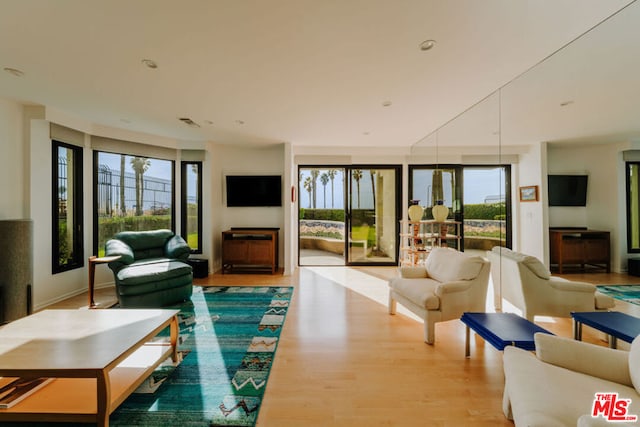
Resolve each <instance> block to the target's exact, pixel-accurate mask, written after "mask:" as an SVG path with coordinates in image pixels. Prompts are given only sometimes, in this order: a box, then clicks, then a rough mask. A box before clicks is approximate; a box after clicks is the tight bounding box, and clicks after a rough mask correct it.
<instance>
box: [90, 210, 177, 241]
mask: <svg viewBox="0 0 640 427" xmlns="http://www.w3.org/2000/svg"><path fill="white" fill-rule="evenodd" d="M98 227H99V230H100V233H98V234H99V236H100V240H99V241H98V249H99V250H104V245H105V243H106V242H107V239H110V238H111V237H112V236H113V235H115V234H116V233H119V232H121V231H141V230H159V229H161V228H166V229H169V230H170V229H171V216H170V215H146V216H126V217H101V218H98Z"/></svg>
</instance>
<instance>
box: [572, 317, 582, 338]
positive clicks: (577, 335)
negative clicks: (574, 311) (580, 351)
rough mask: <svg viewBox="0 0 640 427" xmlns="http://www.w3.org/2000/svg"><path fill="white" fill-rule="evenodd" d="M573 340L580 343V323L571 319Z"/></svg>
mask: <svg viewBox="0 0 640 427" xmlns="http://www.w3.org/2000/svg"><path fill="white" fill-rule="evenodd" d="M573 339H575V340H578V341H582V322H578V321H576V320H575V319H573Z"/></svg>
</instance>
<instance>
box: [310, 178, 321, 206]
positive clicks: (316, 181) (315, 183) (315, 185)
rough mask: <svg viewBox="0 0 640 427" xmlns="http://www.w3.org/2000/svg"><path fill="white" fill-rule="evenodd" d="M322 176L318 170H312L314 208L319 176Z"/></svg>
mask: <svg viewBox="0 0 640 427" xmlns="http://www.w3.org/2000/svg"><path fill="white" fill-rule="evenodd" d="M319 174H320V171H319V170H318V169H311V191H312V193H313V194H312V197H313V208H314V209H315V208H316V197H317V194H316V187H317V183H318V175H319Z"/></svg>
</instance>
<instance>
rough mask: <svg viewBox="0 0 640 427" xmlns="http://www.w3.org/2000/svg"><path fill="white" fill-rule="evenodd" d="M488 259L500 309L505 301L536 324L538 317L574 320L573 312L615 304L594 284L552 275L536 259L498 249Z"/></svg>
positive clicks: (489, 254)
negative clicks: (536, 317) (572, 317)
mask: <svg viewBox="0 0 640 427" xmlns="http://www.w3.org/2000/svg"><path fill="white" fill-rule="evenodd" d="M487 258H488V259H489V261H490V262H491V281H492V283H493V291H494V304H495V307H496V309H497V310H499V309H501V308H502V298H504V299H505V300H506V301H508V302H509V303H511V304H513V305H514V306H515V307H516V308H518V309H520V310H522V316H523V317H525V318H526V319H528V320H529V321H532V322H533V320H534V317H535V316H554V317H571V312H572V311H598V310H603V311H606V310H609V309H611V308H613V307H614V305H615V302H614V300H613V298H611V297H609V296H607V295H604V294H602V293H600V292H598V291H597V290H596V287H595V285H592V284H590V283H585V282H575V281H570V280H566V279H563V278H561V277H556V276H552V275H551V273H550V272H549V269H548V268H547V267H545V266H544V264H542V262H540V260H539V259H538V258H536V257H534V256H531V255H525V254H522V253H519V252H515V251H512V250H511V249H508V248H501V247H498V246H496V247H494V248H493V249H492V250H490V251H487Z"/></svg>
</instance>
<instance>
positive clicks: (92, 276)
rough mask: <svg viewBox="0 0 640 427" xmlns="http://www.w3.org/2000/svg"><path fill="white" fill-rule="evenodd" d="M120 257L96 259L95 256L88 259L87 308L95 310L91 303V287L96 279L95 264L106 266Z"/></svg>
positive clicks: (93, 304)
mask: <svg viewBox="0 0 640 427" xmlns="http://www.w3.org/2000/svg"><path fill="white" fill-rule="evenodd" d="M120 258H121V257H120V255H114V256H103V257H97V256H95V255H93V256H90V257H89V308H95V307H96V305H97V304H96V303H95V302H94V301H93V285H94V281H95V278H96V264H106V263H109V262H112V261H116V260H119V259H120Z"/></svg>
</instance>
